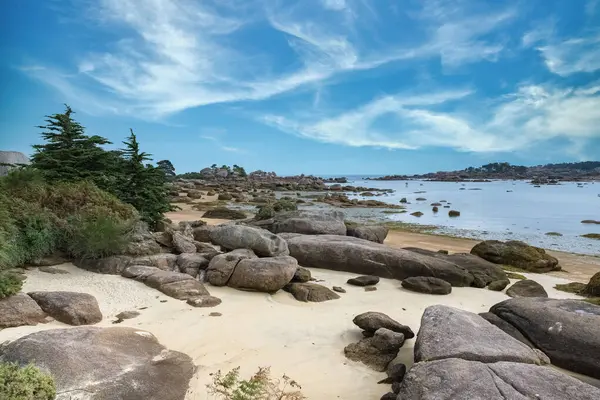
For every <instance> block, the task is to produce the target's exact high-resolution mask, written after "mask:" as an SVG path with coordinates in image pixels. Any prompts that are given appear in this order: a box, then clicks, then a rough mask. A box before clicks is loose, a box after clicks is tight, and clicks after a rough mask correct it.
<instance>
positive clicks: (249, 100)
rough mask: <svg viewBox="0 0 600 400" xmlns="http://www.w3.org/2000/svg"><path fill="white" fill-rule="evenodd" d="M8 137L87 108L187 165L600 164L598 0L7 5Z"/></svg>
mask: <svg viewBox="0 0 600 400" xmlns="http://www.w3.org/2000/svg"><path fill="white" fill-rule="evenodd" d="M3 6H4V7H3V13H2V16H1V17H0V18H1V21H0V22H1V24H0V33H1V36H0V38H1V43H0V46H1V47H0V60H1V61H0V73H1V75H0V76H1V78H2V80H1V83H2V91H1V96H2V107H1V111H0V113H1V114H0V149H3V150H17V151H22V152H25V153H28V154H29V153H31V147H30V146H31V145H32V144H35V143H38V142H39V140H40V137H39V130H38V129H36V128H35V126H36V125H39V124H41V123H42V122H43V116H44V115H45V114H50V113H55V112H61V111H62V110H63V105H62V104H63V103H68V104H69V105H71V107H72V108H73V109H74V110H75V111H76V113H77V114H76V118H77V119H78V120H79V121H80V122H82V123H83V124H84V125H85V126H86V127H87V130H88V133H89V134H98V135H102V136H105V137H107V138H109V139H110V140H111V141H113V142H114V143H115V145H114V146H115V147H118V145H119V144H120V142H121V141H122V140H123V138H124V137H125V136H127V134H128V131H129V128H130V127H131V128H133V129H134V130H135V131H136V133H137V134H138V137H139V139H140V141H141V143H142V147H143V149H144V150H145V151H147V152H149V153H152V154H153V155H154V157H155V159H156V160H160V159H170V160H171V161H172V162H173V164H174V165H175V167H176V169H177V170H178V171H179V172H186V171H198V170H200V169H201V168H203V167H205V166H207V165H210V164H213V163H217V164H219V165H220V164H234V163H235V164H239V165H243V166H245V167H246V169H248V170H255V169H263V170H269V171H271V170H274V171H276V172H277V173H280V174H292V173H313V174H387V173H420V172H429V171H437V170H449V169H459V168H464V167H467V166H470V165H474V166H477V165H481V164H484V163H487V162H494V161H508V162H512V163H518V164H525V165H535V164H542V163H548V162H563V161H579V160H590V159H596V160H597V159H600V0H568V1H567V0H515V1H509V0H505V1H502V0H495V1H492V0H477V1H476V0H298V1H293V0H213V1H200V0H180V1H178V0H46V1H43V2H42V1H38V0H8V1H7V2H5V3H4V4H3Z"/></svg>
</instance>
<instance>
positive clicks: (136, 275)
mask: <svg viewBox="0 0 600 400" xmlns="http://www.w3.org/2000/svg"><path fill="white" fill-rule="evenodd" d="M158 271H160V269H159V268H156V267H150V266H147V265H130V266H129V267H127V268H125V269H124V270H123V272H122V273H121V275H122V276H123V277H125V278H131V279H135V280H136V281H139V282H144V281H145V280H146V278H148V277H149V276H150V275H152V274H154V273H156V272H158Z"/></svg>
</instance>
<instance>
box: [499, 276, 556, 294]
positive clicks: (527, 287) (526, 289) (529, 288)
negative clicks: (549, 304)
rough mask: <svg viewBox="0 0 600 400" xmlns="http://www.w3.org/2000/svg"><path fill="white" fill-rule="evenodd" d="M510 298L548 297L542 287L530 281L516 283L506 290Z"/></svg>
mask: <svg viewBox="0 0 600 400" xmlns="http://www.w3.org/2000/svg"><path fill="white" fill-rule="evenodd" d="M506 294H507V295H508V296H510V297H548V293H546V290H545V289H544V287H543V286H542V285H540V284H539V283H537V282H536V281H532V280H531V279H524V280H521V281H518V282H516V283H515V284H514V285H512V286H511V287H509V288H508V289H507V290H506Z"/></svg>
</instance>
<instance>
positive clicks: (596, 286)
mask: <svg viewBox="0 0 600 400" xmlns="http://www.w3.org/2000/svg"><path fill="white" fill-rule="evenodd" d="M582 294H585V295H586V296H590V297H600V272H596V273H595V274H594V276H592V278H591V279H590V281H589V282H588V284H587V285H586V286H585V288H584V289H583V290H582Z"/></svg>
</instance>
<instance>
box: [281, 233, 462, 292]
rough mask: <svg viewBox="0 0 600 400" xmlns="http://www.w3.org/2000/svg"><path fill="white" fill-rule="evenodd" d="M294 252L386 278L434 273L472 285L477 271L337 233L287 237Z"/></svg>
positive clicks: (303, 261) (319, 263) (308, 260)
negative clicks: (473, 271)
mask: <svg viewBox="0 0 600 400" xmlns="http://www.w3.org/2000/svg"><path fill="white" fill-rule="evenodd" d="M287 243H288V247H289V250H290V255H291V256H292V257H294V258H296V259H297V260H298V263H299V264H300V265H302V266H305V267H309V268H311V267H312V268H327V269H331V270H336V271H346V272H353V273H357V274H368V275H376V276H380V277H382V278H395V279H400V280H402V279H406V278H408V277H411V276H434V277H437V278H441V279H444V280H445V281H447V282H449V283H450V284H452V285H453V286H470V285H471V283H472V282H473V279H474V278H473V275H471V274H470V273H469V272H468V271H467V270H466V269H464V268H460V267H458V266H456V265H455V264H453V263H450V262H448V261H444V260H440V259H438V258H434V257H430V256H426V255H422V254H418V253H415V252H412V251H408V250H404V249H397V248H392V247H388V246H385V245H383V244H379V243H373V242H370V241H368V240H364V239H358V238H354V237H349V236H337V235H301V236H300V235H299V236H295V237H291V238H289V239H287Z"/></svg>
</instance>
